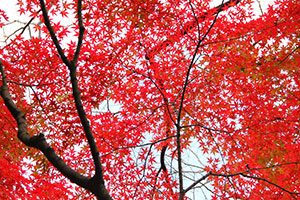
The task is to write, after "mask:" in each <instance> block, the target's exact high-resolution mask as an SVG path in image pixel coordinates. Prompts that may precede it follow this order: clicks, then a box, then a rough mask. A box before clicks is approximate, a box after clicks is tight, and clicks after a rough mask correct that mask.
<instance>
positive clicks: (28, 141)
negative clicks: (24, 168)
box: [0, 60, 90, 188]
mask: <svg viewBox="0 0 300 200" xmlns="http://www.w3.org/2000/svg"><path fill="white" fill-rule="evenodd" d="M0 70H1V75H2V82H3V85H2V86H1V90H0V92H1V97H2V98H3V101H4V103H5V105H6V107H7V108H8V110H9V111H10V113H11V114H12V116H13V117H14V119H15V120H16V122H17V124H18V138H19V139H20V140H21V141H22V142H23V143H24V144H25V145H27V146H29V147H34V148H37V149H39V150H41V151H42V152H43V154H44V155H45V156H46V157H47V159H48V160H49V161H50V162H51V164H53V166H54V167H55V168H56V169H58V170H59V171H60V172H61V173H62V174H63V175H64V176H65V177H67V178H68V179H70V180H71V181H72V182H73V183H76V184H77V185H79V186H81V187H83V188H89V186H88V185H89V182H90V178H89V177H86V176H83V175H81V174H80V173H78V172H77V171H75V170H73V169H72V168H71V167H69V166H68V165H67V164H66V163H65V162H64V161H63V160H62V159H61V158H60V157H59V156H58V155H57V154H56V153H55V151H54V149H53V148H52V147H51V146H50V145H49V144H48V143H47V142H46V139H45V137H44V135H43V134H42V133H41V134H39V135H35V136H30V135H29V134H28V132H27V123H26V119H25V115H24V113H23V112H22V111H21V110H20V109H19V108H18V107H17V106H16V105H15V103H14V102H13V101H12V98H11V96H10V93H9V90H8V85H7V80H6V75H5V71H4V67H3V64H2V62H1V60H0Z"/></svg>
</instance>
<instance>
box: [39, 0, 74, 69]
mask: <svg viewBox="0 0 300 200" xmlns="http://www.w3.org/2000/svg"><path fill="white" fill-rule="evenodd" d="M40 5H41V9H42V12H43V18H44V22H45V25H46V27H47V29H48V31H49V33H50V36H51V38H52V41H53V43H54V45H55V47H56V49H57V52H58V54H59V55H60V57H61V59H62V61H63V62H64V63H65V64H66V65H67V66H68V67H70V64H71V63H70V61H69V59H68V58H67V57H66V56H65V53H64V51H63V49H62V48H61V46H60V44H59V41H58V39H57V37H56V35H55V32H54V29H53V27H52V26H51V23H50V19H49V16H48V11H47V8H46V5H45V2H44V0H40Z"/></svg>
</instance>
